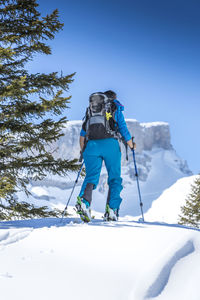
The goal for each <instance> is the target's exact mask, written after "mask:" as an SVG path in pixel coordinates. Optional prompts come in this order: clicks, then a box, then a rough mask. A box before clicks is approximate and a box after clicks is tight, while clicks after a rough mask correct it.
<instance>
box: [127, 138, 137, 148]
mask: <svg viewBox="0 0 200 300" xmlns="http://www.w3.org/2000/svg"><path fill="white" fill-rule="evenodd" d="M127 144H128V146H129V147H130V148H131V150H132V149H134V150H135V149H136V143H134V142H133V141H132V139H131V140H129V141H128V142H127Z"/></svg>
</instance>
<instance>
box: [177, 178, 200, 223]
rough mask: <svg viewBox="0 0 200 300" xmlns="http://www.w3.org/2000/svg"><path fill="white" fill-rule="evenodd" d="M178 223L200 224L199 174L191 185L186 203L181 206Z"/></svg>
mask: <svg viewBox="0 0 200 300" xmlns="http://www.w3.org/2000/svg"><path fill="white" fill-rule="evenodd" d="M181 213H182V214H181V215H180V216H179V217H180V220H179V224H185V225H192V226H194V227H197V228H199V226H200V175H199V176H198V177H197V178H196V180H195V181H194V184H192V186H191V193H190V194H189V195H188V196H187V198H186V203H185V205H184V206H182V207H181Z"/></svg>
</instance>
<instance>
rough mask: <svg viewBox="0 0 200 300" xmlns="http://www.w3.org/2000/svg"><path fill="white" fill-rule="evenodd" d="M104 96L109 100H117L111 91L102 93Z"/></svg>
mask: <svg viewBox="0 0 200 300" xmlns="http://www.w3.org/2000/svg"><path fill="white" fill-rule="evenodd" d="M104 94H105V95H106V96H107V97H108V98H109V99H111V100H115V99H116V98H117V94H116V93H115V92H113V91H111V90H108V91H106V92H104Z"/></svg>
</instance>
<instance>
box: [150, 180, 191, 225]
mask: <svg viewBox="0 0 200 300" xmlns="http://www.w3.org/2000/svg"><path fill="white" fill-rule="evenodd" d="M196 178H197V176H196V175H193V176H189V177H184V178H181V179H179V180H177V182H176V183H174V184H173V185H172V186H170V187H169V188H168V189H166V190H165V191H164V192H163V193H162V195H161V196H160V197H159V198H158V199H156V200H155V201H154V202H153V204H152V207H151V209H150V210H149V211H148V212H147V213H146V214H145V218H147V219H148V220H149V221H155V220H159V221H162V222H167V223H177V222H178V219H179V215H180V213H181V210H180V208H181V206H183V205H184V204H185V200H186V197H187V195H188V194H189V193H190V192H191V184H193V183H194V181H195V179H196Z"/></svg>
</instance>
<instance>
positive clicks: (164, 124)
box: [140, 121, 169, 128]
mask: <svg viewBox="0 0 200 300" xmlns="http://www.w3.org/2000/svg"><path fill="white" fill-rule="evenodd" d="M140 125H141V126H143V127H146V128H150V127H153V126H169V123H167V122H161V121H160V122H158V121H157V122H148V123H140Z"/></svg>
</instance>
